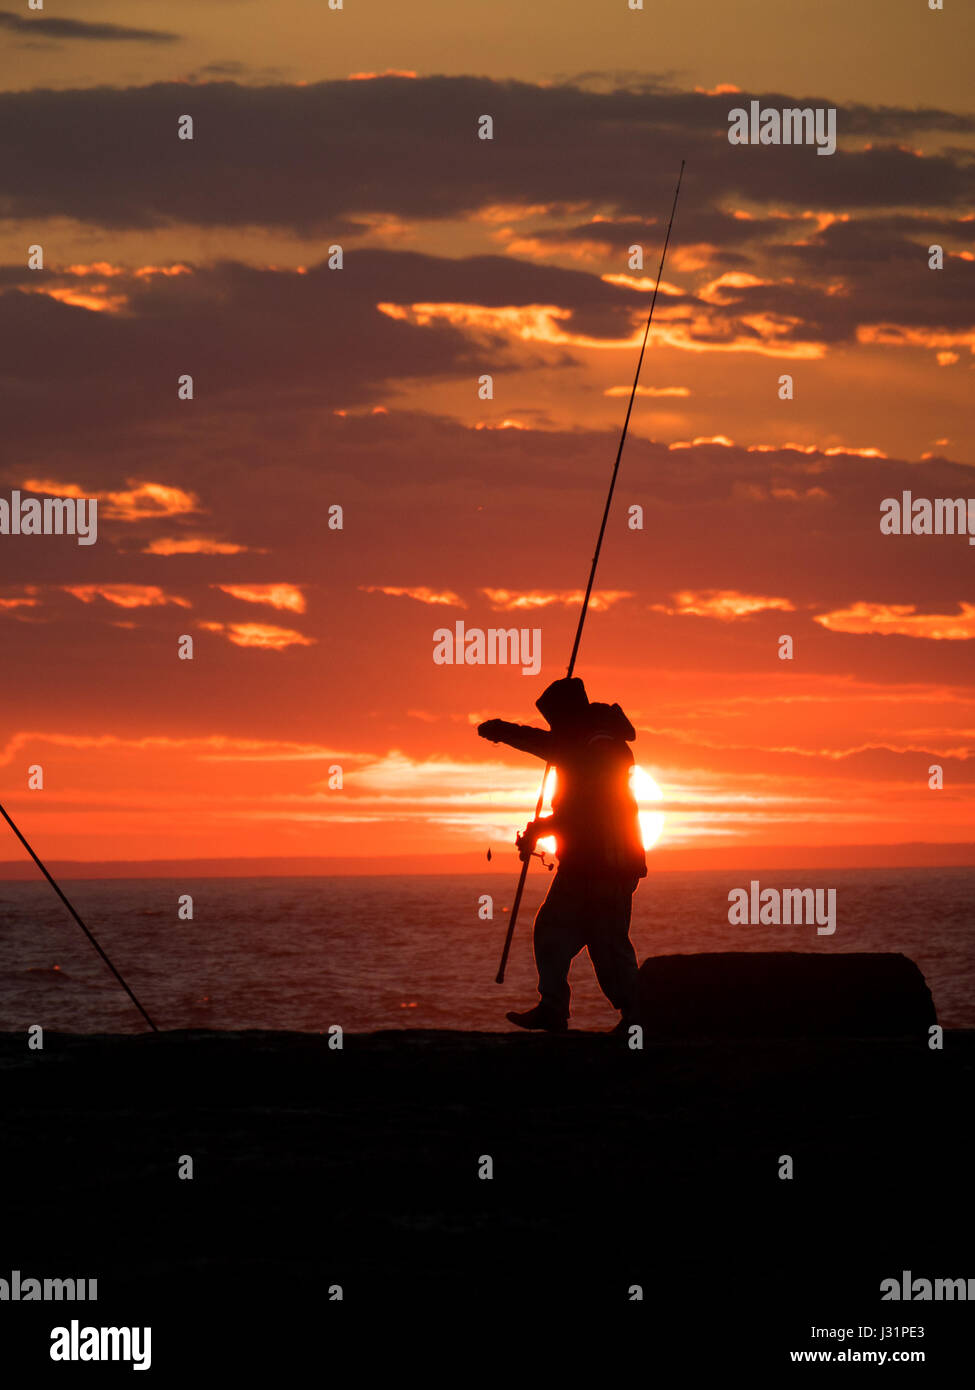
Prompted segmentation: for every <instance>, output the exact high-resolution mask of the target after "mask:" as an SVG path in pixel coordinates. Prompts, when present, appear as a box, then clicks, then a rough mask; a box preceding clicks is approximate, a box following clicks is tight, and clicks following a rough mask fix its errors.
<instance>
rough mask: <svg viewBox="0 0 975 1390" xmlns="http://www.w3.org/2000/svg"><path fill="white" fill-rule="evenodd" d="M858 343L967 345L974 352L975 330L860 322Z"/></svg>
mask: <svg viewBox="0 0 975 1390" xmlns="http://www.w3.org/2000/svg"><path fill="white" fill-rule="evenodd" d="M857 342H858V343H880V344H882V345H883V346H884V347H926V348H955V347H967V348H969V349H970V350H971V351H972V352H975V331H973V330H971V329H968V330H965V331H964V332H951V331H950V330H944V329H933V328H906V327H905V326H904V325H903V324H899V323H868V324H861V325H860V326H859V328H858V329H857Z"/></svg>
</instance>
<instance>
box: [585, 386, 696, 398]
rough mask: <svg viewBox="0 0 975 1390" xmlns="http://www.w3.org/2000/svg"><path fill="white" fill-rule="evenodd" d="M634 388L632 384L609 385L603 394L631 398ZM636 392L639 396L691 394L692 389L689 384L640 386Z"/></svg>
mask: <svg viewBox="0 0 975 1390" xmlns="http://www.w3.org/2000/svg"><path fill="white" fill-rule="evenodd" d="M632 390H633V387H632V386H609V387H607V389H606V390H605V391H604V392H603V395H604V396H626V397H627V399H629V395H630V392H631V391H632ZM636 393H637V395H638V396H689V395H690V394H691V390H690V387H689V386H638V387H637V388H636Z"/></svg>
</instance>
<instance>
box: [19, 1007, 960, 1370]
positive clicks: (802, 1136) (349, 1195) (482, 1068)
mask: <svg viewBox="0 0 975 1390" xmlns="http://www.w3.org/2000/svg"><path fill="white" fill-rule="evenodd" d="M973 1069H975V1030H966V1031H954V1032H948V1033H946V1034H945V1039H944V1050H943V1051H942V1052H941V1053H935V1052H931V1051H929V1050H928V1048H927V1046H926V1043H925V1041H924V1040H923V1039H918V1038H896V1039H820V1040H803V1039H774V1038H771V1039H769V1038H767V1039H750V1040H730V1039H725V1040H721V1041H708V1040H706V1039H696V1040H695V1039H686V1040H670V1041H668V1042H666V1043H662V1042H661V1043H652V1042H650V1043H648V1045H647V1046H646V1048H645V1049H644V1050H643V1051H642V1052H634V1051H631V1050H629V1049H628V1048H627V1046H626V1043H625V1041H624V1040H622V1039H620V1038H618V1037H613V1036H611V1035H608V1034H594V1033H574V1032H570V1033H569V1034H567V1035H564V1036H559V1037H552V1036H549V1035H545V1034H523V1033H497V1034H495V1033H462V1032H447V1031H445V1032H436V1031H423V1032H418V1031H402V1032H399V1031H395V1030H389V1031H383V1032H377V1033H366V1034H347V1035H346V1036H345V1037H344V1039H343V1046H342V1049H341V1050H336V1049H334V1048H330V1047H329V1037H328V1034H327V1033H325V1034H321V1035H317V1034H303V1033H279V1032H229V1033H216V1032H186V1031H180V1032H172V1033H161V1034H159V1035H138V1036H132V1035H104V1034H96V1035H75V1034H54V1033H49V1034H47V1036H46V1039H45V1047H44V1050H43V1052H31V1051H29V1050H28V1048H27V1042H26V1035H25V1034H23V1033H18V1034H11V1033H6V1034H2V1035H0V1074H2V1078H3V1090H4V1095H5V1100H6V1104H5V1112H6V1125H5V1132H6V1141H5V1144H4V1146H3V1159H2V1163H3V1170H4V1171H3V1178H4V1183H5V1188H4V1190H5V1191H6V1192H8V1193H16V1194H17V1197H18V1200H17V1203H16V1207H15V1208H14V1210H13V1211H12V1213H11V1219H10V1228H9V1231H8V1241H7V1251H6V1261H5V1263H6V1264H7V1265H8V1266H9V1267H10V1268H20V1269H22V1270H26V1271H30V1272H31V1273H35V1274H37V1275H59V1274H60V1275H64V1274H72V1273H73V1274H74V1275H76V1276H78V1277H89V1278H90V1277H95V1276H97V1277H98V1280H99V1289H100V1295H99V1299H100V1301H99V1304H98V1308H99V1310H103V1311H105V1312H109V1311H112V1310H114V1309H116V1308H118V1309H119V1311H120V1312H121V1311H122V1305H124V1307H125V1309H130V1310H131V1316H132V1317H137V1318H138V1319H139V1320H141V1321H142V1322H150V1321H152V1320H153V1319H154V1320H155V1323H157V1324H158V1325H159V1331H158V1332H157V1333H156V1343H155V1344H156V1346H157V1347H159V1348H161V1347H164V1346H165V1344H166V1337H167V1336H168V1337H169V1338H170V1340H171V1341H172V1340H173V1339H179V1338H182V1337H184V1336H186V1335H188V1334H187V1328H188V1327H189V1326H190V1325H191V1324H192V1322H193V1319H194V1318H196V1317H198V1316H201V1314H200V1311H199V1310H200V1308H201V1307H204V1306H205V1307H206V1308H208V1309H210V1310H211V1311H212V1309H213V1308H214V1307H216V1306H218V1305H219V1304H220V1302H221V1300H226V1299H230V1300H231V1301H232V1302H233V1305H234V1307H235V1308H236V1309H237V1310H238V1312H239V1311H240V1310H241V1308H243V1309H247V1308H249V1307H252V1308H253V1309H254V1311H255V1312H257V1311H259V1310H264V1312H267V1309H268V1308H269V1307H278V1308H279V1315H280V1316H281V1317H285V1318H286V1319H287V1318H292V1317H295V1316H297V1310H300V1308H302V1307H304V1306H305V1303H306V1302H307V1303H308V1305H309V1306H312V1305H313V1306H314V1307H316V1308H317V1310H318V1312H317V1316H320V1317H321V1318H322V1319H323V1320H324V1321H325V1322H326V1323H328V1324H329V1325H332V1323H333V1322H335V1325H336V1326H339V1325H342V1326H344V1325H345V1323H344V1321H343V1320H344V1319H345V1318H346V1317H352V1316H353V1310H354V1309H355V1308H358V1309H359V1311H360V1312H361V1311H362V1309H363V1308H366V1309H368V1310H370V1312H371V1313H372V1314H378V1313H381V1312H383V1310H386V1311H390V1310H393V1309H397V1308H404V1307H416V1308H418V1309H419V1308H424V1307H426V1308H427V1309H430V1308H433V1307H436V1308H440V1309H442V1308H445V1307H448V1306H450V1307H455V1308H456V1309H457V1310H458V1313H463V1312H464V1311H465V1310H466V1311H467V1312H474V1311H475V1309H477V1310H479V1311H480V1315H481V1316H482V1317H483V1316H484V1315H485V1314H486V1313H487V1312H488V1311H490V1310H491V1309H499V1310H500V1309H503V1308H507V1309H510V1310H512V1311H517V1310H518V1309H519V1308H522V1309H526V1308H528V1307H532V1308H535V1309H540V1308H541V1307H543V1306H551V1307H552V1308H558V1309H560V1310H562V1311H563V1312H565V1311H569V1310H571V1309H573V1308H575V1307H578V1310H579V1312H580V1314H582V1313H583V1312H585V1313H586V1314H587V1316H591V1315H592V1313H593V1310H594V1309H597V1310H601V1311H602V1312H605V1313H611V1312H612V1311H613V1309H618V1310H619V1311H621V1312H624V1313H625V1312H626V1309H627V1308H631V1301H630V1295H629V1293H628V1291H629V1290H630V1289H631V1288H632V1286H633V1285H635V1284H639V1285H641V1286H642V1288H643V1291H644V1307H645V1308H650V1307H652V1308H653V1309H654V1310H655V1313H654V1315H655V1316H659V1314H660V1311H661V1308H662V1307H664V1308H668V1309H670V1312H671V1314H673V1316H677V1315H678V1314H680V1312H681V1310H683V1312H685V1313H688V1312H689V1311H690V1310H691V1309H692V1308H693V1309H696V1310H697V1314H698V1315H699V1316H700V1317H702V1318H710V1319H719V1320H720V1321H721V1324H722V1326H724V1325H725V1324H726V1323H727V1325H728V1327H729V1329H730V1331H729V1335H732V1334H733V1332H734V1327H735V1326H737V1325H738V1322H739V1321H740V1319H742V1318H746V1317H748V1316H756V1317H757V1316H758V1315H759V1313H760V1312H761V1320H763V1321H762V1325H763V1327H764V1328H765V1331H764V1332H763V1333H762V1336H763V1337H765V1338H766V1340H767V1338H768V1336H771V1332H770V1331H769V1328H768V1318H767V1316H766V1315H767V1314H768V1313H769V1310H771V1309H774V1308H777V1307H778V1306H779V1300H780V1299H781V1300H783V1306H782V1309H781V1316H782V1317H783V1318H785V1319H786V1323H785V1324H784V1325H783V1326H778V1327H777V1330H776V1333H775V1335H776V1336H779V1335H780V1334H781V1336H785V1337H786V1339H787V1340H788V1339H789V1336H791V1339H792V1341H793V1342H794V1343H795V1344H796V1345H797V1346H802V1345H805V1342H803V1341H802V1339H801V1334H803V1333H804V1332H807V1331H808V1329H807V1328H806V1326H805V1324H806V1322H807V1321H809V1322H815V1321H816V1319H817V1318H822V1317H827V1316H828V1317H829V1318H831V1319H832V1320H833V1321H834V1322H835V1320H836V1319H837V1318H838V1317H839V1316H841V1313H840V1310H841V1309H848V1310H849V1312H848V1313H846V1314H844V1315H845V1316H850V1317H852V1316H854V1315H855V1316H856V1317H858V1319H859V1321H860V1322H866V1321H868V1320H869V1319H871V1318H872V1319H873V1320H875V1321H876V1320H880V1321H883V1322H891V1321H903V1318H902V1316H901V1314H900V1312H899V1311H898V1309H897V1307H896V1306H891V1305H888V1304H884V1303H882V1302H880V1300H879V1293H878V1286H879V1282H880V1280H881V1279H882V1278H884V1277H887V1276H888V1275H891V1274H898V1275H899V1272H900V1271H901V1270H902V1269H904V1268H913V1269H917V1270H922V1269H923V1270H929V1271H931V1272H933V1273H935V1274H939V1275H941V1274H943V1275H945V1276H949V1275H951V1276H955V1275H957V1276H962V1277H965V1276H967V1275H968V1274H970V1273H971V1270H969V1269H968V1265H967V1264H966V1261H968V1262H969V1263H970V1252H971V1249H972V1247H971V1244H970V1240H969V1226H968V1224H967V1223H969V1222H970V1215H969V1213H970V1202H969V1199H968V1196H967V1195H966V1189H967V1184H968V1181H969V1179H968V1174H969V1173H970V1164H969V1161H968V1155H969V1153H970V1149H969V1140H968V1137H967V1131H968V1118H969V1117H968V1115H967V1114H966V1113H963V1110H965V1109H967V1107H964V1106H963V1105H962V1104H961V1098H962V1097H964V1096H966V1095H967V1096H970V1095H971V1093H972V1089H971V1082H972V1074H973ZM785 1153H788V1154H790V1155H791V1156H792V1158H793V1162H794V1165H795V1176H794V1178H793V1179H792V1180H791V1181H783V1180H781V1179H779V1177H778V1176H777V1170H778V1163H779V1158H780V1156H781V1155H782V1154H785ZM182 1155H190V1156H191V1157H192V1158H193V1164H194V1177H193V1179H192V1181H180V1180H179V1179H178V1177H177V1167H178V1163H179V1160H180V1158H181V1156H182ZM485 1155H488V1156H490V1157H491V1159H492V1160H493V1165H494V1176H493V1178H491V1179H490V1180H484V1179H482V1178H479V1177H478V1168H479V1165H480V1164H481V1163H482V1161H483V1156H485ZM961 1266H964V1268H963V1267H961ZM334 1285H340V1286H341V1287H342V1290H343V1301H342V1302H341V1303H337V1302H333V1303H330V1302H329V1294H328V1290H329V1288H331V1287H333V1286H334ZM201 1300H202V1302H201ZM525 1300H527V1303H526V1302H525ZM624 1305H625V1307H624ZM18 1306H21V1305H18ZM22 1306H23V1307H24V1308H26V1307H27V1305H22ZM79 1306H80V1305H74V1311H73V1312H71V1313H70V1316H76V1315H78V1307H79ZM931 1308H932V1305H927V1306H926V1309H925V1312H926V1314H928V1315H931V1316H936V1317H937V1318H938V1319H940V1320H942V1321H943V1320H944V1318H945V1315H946V1310H945V1309H944V1308H937V1309H935V1310H934V1313H933V1314H932V1313H931ZM139 1310H141V1311H139ZM762 1310H764V1311H762ZM800 1310H807V1311H808V1318H807V1311H800ZM951 1311H952V1310H948V1312H951ZM954 1311H955V1312H956V1313H957V1314H958V1315H959V1316H958V1317H957V1318H956V1320H955V1321H956V1322H957V1323H958V1324H959V1325H960V1324H961V1322H962V1318H963V1317H966V1316H967V1314H966V1311H965V1310H964V1309H962V1308H957V1309H955V1310H954ZM47 1312H48V1313H49V1312H50V1309H48V1310H47ZM895 1314H896V1316H895ZM82 1315H84V1312H82ZM24 1316H25V1317H27V1318H28V1321H29V1317H30V1315H29V1313H27V1314H24ZM639 1316H641V1317H642V1314H639ZM18 1318H20V1314H18ZM912 1318H913V1320H915V1321H916V1320H917V1310H916V1309H915V1310H913V1312H912ZM42 1320H43V1319H42ZM335 1320H337V1321H335ZM908 1320H911V1319H908ZM48 1321H49V1322H50V1319H48ZM948 1321H949V1323H950V1321H951V1320H950V1317H949V1319H948ZM24 1326H25V1327H26V1326H27V1323H24ZM949 1330H950V1329H949ZM945 1335H947V1333H946V1334H945ZM162 1355H163V1352H162V1351H161V1350H160V1351H159V1352H158V1353H157V1356H162ZM174 1364H175V1363H174Z"/></svg>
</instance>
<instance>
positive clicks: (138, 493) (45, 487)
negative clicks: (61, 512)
mask: <svg viewBox="0 0 975 1390" xmlns="http://www.w3.org/2000/svg"><path fill="white" fill-rule="evenodd" d="M128 482H129V487H128V489H126V490H123V491H120V492H110V491H109V492H98V491H97V490H92V491H87V490H86V489H85V488H83V487H82V486H81V485H80V484H79V483H60V482H56V481H55V480H53V479H51V478H27V479H25V481H24V483H23V484H22V486H23V487H24V488H25V489H26V490H27V491H28V492H41V493H46V494H47V495H48V496H50V497H96V498H97V499H98V501H99V502H107V504H108V505H107V506H106V507H105V509H104V516H106V517H107V518H109V519H110V520H112V521H145V520H146V519H147V518H156V517H168V516H181V515H184V514H185V513H188V512H195V511H198V510H199V499H198V498H197V497H195V496H194V494H193V493H192V492H185V491H184V490H183V489H182V488H180V487H172V486H170V485H169V484H167V483H138V482H136V481H135V480H134V479H132V478H130V479H128Z"/></svg>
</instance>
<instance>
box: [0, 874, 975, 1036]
mask: <svg viewBox="0 0 975 1390" xmlns="http://www.w3.org/2000/svg"><path fill="white" fill-rule="evenodd" d="M751 877H758V879H759V881H760V882H761V884H762V887H773V886H774V887H779V888H783V887H790V888H792V887H795V888H809V887H811V888H817V887H818V888H835V889H836V890H837V927H836V932H835V934H834V935H833V936H818V935H817V933H816V928H815V926H779V927H775V926H768V927H742V926H734V927H733V926H730V925H729V923H728V920H727V914H728V899H727V895H728V891H729V889H731V888H735V887H747V885H748V882H749V879H750V878H751ZM548 882H549V875H548V874H547V873H545V872H544V871H543V870H535V869H533V870H532V872H531V874H530V876H529V882H528V886H527V888H526V892H525V898H524V901H523V904H522V910H521V914H520V916H519V923H518V927H517V931H516V934H515V939H514V945H513V948H512V953H511V957H510V960H509V964H508V971H507V978H506V980H505V983H504V985H503V986H499V985H497V984H495V974H496V972H497V966H498V959H499V956H500V952H501V946H502V942H503V939H504V934H505V930H506V925H507V920H508V918H507V909H508V907H509V905H510V902H511V898H512V895H513V890H514V886H515V883H514V875H513V874H512V873H511V872H510V870H509V869H507V868H499V867H498V866H497V865H494V866H488V865H486V866H485V871H484V873H482V874H477V875H471V876H467V875H423V876H416V877H405V876H377V877H356V878H242V879H227V878H210V879H178V880H177V879H112V880H107V879H106V880H75V881H65V882H64V883H63V884H62V888H63V889H64V891H65V892H66V893H67V895H68V897H69V898H70V899H71V901H72V902H73V903H74V905H75V907H76V908H77V910H78V911H79V913H80V914H81V916H82V918H83V920H84V921H86V922H87V924H88V926H89V927H90V929H91V930H92V931H93V932H94V934H95V935H96V937H98V939H99V940H100V941H101V943H102V945H103V947H104V948H105V950H106V951H107V952H108V954H109V956H110V957H111V958H112V959H113V960H114V962H115V964H116V966H117V967H118V969H119V970H120V971H121V972H122V974H123V975H124V976H125V977H126V979H127V980H128V982H129V984H130V985H131V986H132V988H133V989H134V990H135V992H136V994H137V995H138V996H139V998H140V999H141V1000H142V1003H143V1004H144V1005H145V1007H146V1008H147V1009H148V1011H149V1013H150V1014H151V1015H152V1017H153V1019H154V1021H155V1022H156V1024H157V1025H158V1026H159V1027H160V1028H164V1029H165V1028H222V1029H241V1028H270V1029H296V1030H300V1031H307V1032H318V1031H321V1030H324V1029H327V1028H328V1027H329V1026H330V1025H331V1024H335V1023H337V1024H340V1025H341V1026H342V1027H343V1029H345V1030H346V1031H365V1030H372V1029H378V1028H466V1029H483V1030H499V1029H508V1028H510V1027H511V1026H512V1025H510V1024H508V1023H507V1022H506V1020H505V1017H504V1015H505V1011H506V1010H507V1009H510V1008H526V1007H528V1006H530V1005H531V1004H533V1003H534V1002H535V1001H536V997H537V996H536V991H535V975H534V970H533V966H532V956H531V922H532V918H533V916H534V913H535V911H536V909H537V907H538V905H539V903H540V902H541V900H542V897H543V896H544V894H545V891H546V889H547V886H548ZM183 893H190V894H192V897H193V903H194V917H193V921H192V922H181V921H179V920H178V918H177V899H178V897H179V895H180V894H183ZM484 893H489V894H491V895H492V897H493V900H494V918H493V920H492V921H482V920H480V918H479V917H478V911H477V908H478V898H479V895H481V894H484ZM973 909H975V869H971V868H960V869H860V870H850V869H843V870H840V869H837V870H832V871H830V870H816V871H806V870H792V871H789V870H774V871H773V870H768V871H766V872H765V873H758V874H755V875H750V874H748V873H738V874H735V873H734V872H729V871H725V870H722V871H717V872H707V873H683V872H681V873H656V874H653V873H651V875H650V877H649V878H647V879H645V880H644V881H643V882H642V883H641V885H640V887H639V889H638V890H637V893H636V897H635V899H634V910H633V927H632V930H631V938H632V940H633V944H634V946H635V947H636V952H637V956H638V958H639V959H640V960H641V961H642V960H644V959H645V958H646V957H647V956H650V955H665V954H669V953H671V952H695V951H729V950H798V951H829V952H834V951H840V952H842V951H903V952H904V953H905V954H906V955H908V956H910V957H911V958H912V959H913V960H914V961H916V962H917V964H918V965H919V966H920V968H921V970H922V971H923V973H924V975H925V977H926V979H927V982H928V985H929V987H930V989H931V992H932V994H933V996H934V1001H935V1005H936V1007H937V1010H938V1017H939V1020H940V1021H941V1023H942V1024H943V1025H944V1026H945V1027H949V1028H973V1027H975V930H973V923H975V911H973ZM570 980H571V984H572V988H573V1001H572V1024H573V1026H575V1027H579V1028H608V1027H611V1026H612V1024H613V1023H614V1022H615V1021H616V1017H617V1015H616V1014H615V1013H614V1012H613V1010H612V1008H611V1007H610V1005H609V1003H608V1002H607V1001H606V1000H605V999H604V997H603V995H602V994H601V993H600V991H599V988H598V986H597V985H596V982H595V979H594V977H593V973H592V967H591V965H590V963H589V958H588V956H587V955H586V953H585V952H583V953H582V954H581V955H580V956H578V957H577V958H576V960H575V962H574V963H573V968H572V974H571V977H570ZM36 1023H39V1024H41V1025H42V1026H44V1027H45V1028H50V1029H58V1030H63V1031H71V1032H138V1031H140V1030H141V1029H143V1028H144V1027H145V1024H144V1023H143V1021H142V1019H141V1017H140V1015H139V1014H138V1012H137V1011H136V1009H135V1007H134V1006H133V1004H132V1003H131V1001H130V1000H129V999H128V997H127V996H126V994H125V993H124V991H123V990H122V988H121V986H120V985H119V984H118V983H117V981H116V980H115V978H114V977H113V976H112V974H111V973H110V971H109V970H108V969H107V967H106V966H105V965H104V963H103V962H102V961H101V959H100V958H99V957H98V955H97V954H96V953H95V951H94V950H93V949H92V947H91V945H90V944H89V943H88V941H87V940H86V939H85V937H84V935H83V934H82V932H81V931H80V930H79V928H78V926H77V925H76V924H75V923H74V922H73V921H72V919H71V917H70V916H69V915H68V913H67V911H66V910H65V908H64V907H63V906H62V904H61V903H60V902H59V901H58V899H57V898H56V897H55V895H54V893H53V892H52V891H51V889H50V887H49V886H48V885H47V884H46V883H45V882H43V881H40V882H37V883H33V882H25V883H9V882H4V883H0V1030H3V1031H15V1030H20V1029H25V1028H27V1027H28V1026H29V1025H31V1024H36Z"/></svg>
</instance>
